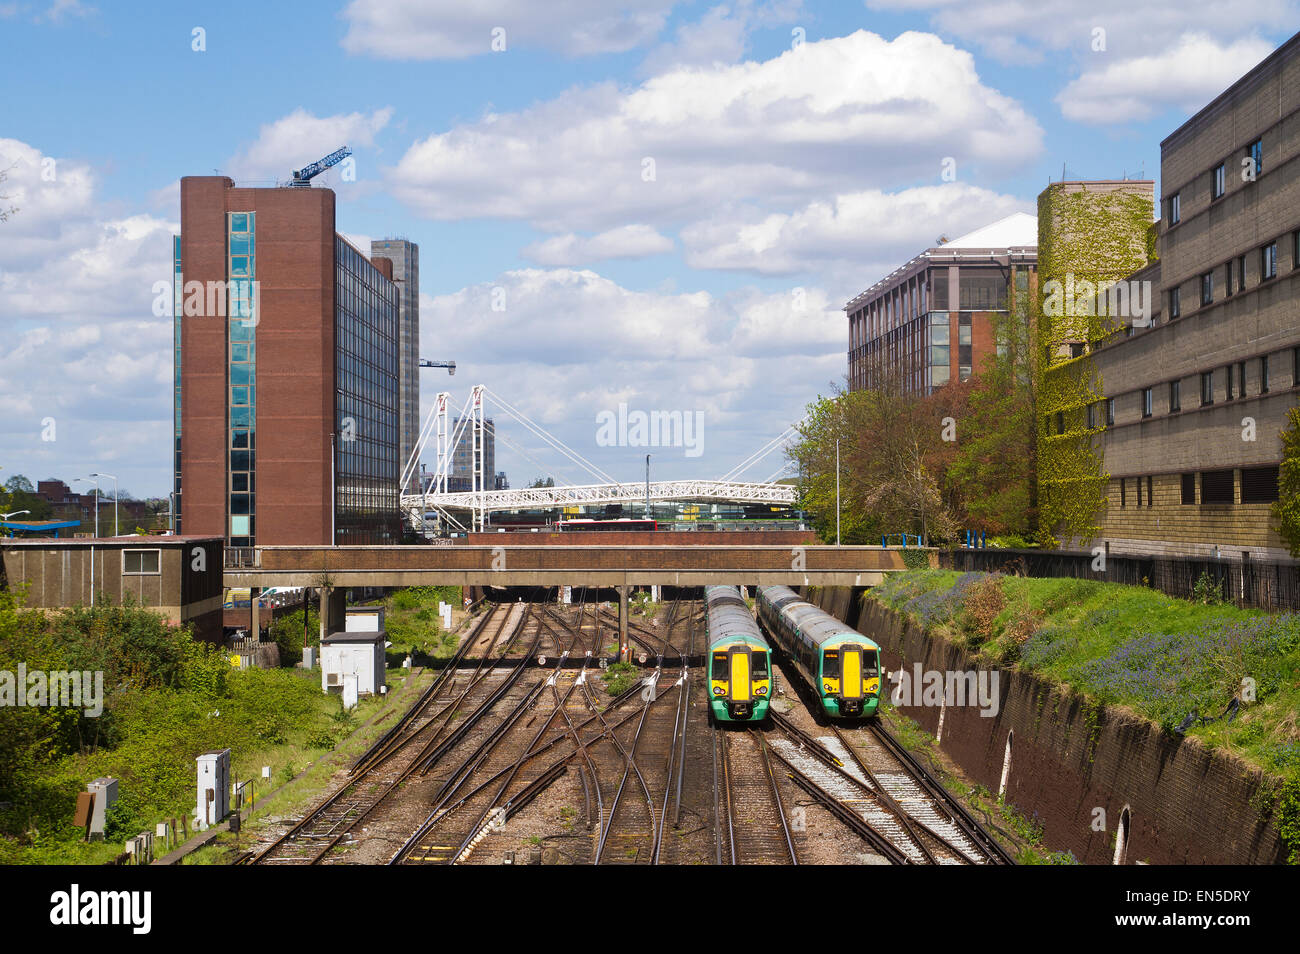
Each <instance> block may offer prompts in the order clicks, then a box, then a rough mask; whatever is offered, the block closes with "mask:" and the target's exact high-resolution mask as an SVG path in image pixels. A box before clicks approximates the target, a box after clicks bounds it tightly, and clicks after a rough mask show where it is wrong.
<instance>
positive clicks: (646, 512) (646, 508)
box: [645, 454, 650, 520]
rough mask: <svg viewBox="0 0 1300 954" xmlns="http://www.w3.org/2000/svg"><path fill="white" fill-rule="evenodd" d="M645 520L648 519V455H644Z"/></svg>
mask: <svg viewBox="0 0 1300 954" xmlns="http://www.w3.org/2000/svg"><path fill="white" fill-rule="evenodd" d="M645 518H646V519H647V520H649V519H650V455H649V454H646V455H645Z"/></svg>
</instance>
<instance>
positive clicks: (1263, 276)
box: [1259, 242, 1277, 282]
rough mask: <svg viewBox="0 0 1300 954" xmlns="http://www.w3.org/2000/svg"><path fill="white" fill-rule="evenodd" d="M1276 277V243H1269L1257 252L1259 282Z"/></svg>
mask: <svg viewBox="0 0 1300 954" xmlns="http://www.w3.org/2000/svg"><path fill="white" fill-rule="evenodd" d="M1276 277H1277V243H1276V242H1269V243H1268V244H1267V245H1265V246H1264V247H1263V248H1261V249H1260V250H1259V280H1260V281H1261V282H1266V281H1268V280H1269V279H1270V278H1276Z"/></svg>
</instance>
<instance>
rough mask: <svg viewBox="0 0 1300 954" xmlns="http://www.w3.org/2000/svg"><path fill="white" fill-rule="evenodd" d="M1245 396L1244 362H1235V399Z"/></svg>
mask: <svg viewBox="0 0 1300 954" xmlns="http://www.w3.org/2000/svg"><path fill="white" fill-rule="evenodd" d="M1245 396H1246V362H1245V361H1238V362H1237V397H1245Z"/></svg>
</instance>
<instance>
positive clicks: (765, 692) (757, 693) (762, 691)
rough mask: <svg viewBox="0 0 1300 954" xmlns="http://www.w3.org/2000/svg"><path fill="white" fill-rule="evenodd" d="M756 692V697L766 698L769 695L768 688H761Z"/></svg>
mask: <svg viewBox="0 0 1300 954" xmlns="http://www.w3.org/2000/svg"><path fill="white" fill-rule="evenodd" d="M754 692H755V694H756V695H760V696H765V695H767V686H759V687H758V688H757V689H755V690H754Z"/></svg>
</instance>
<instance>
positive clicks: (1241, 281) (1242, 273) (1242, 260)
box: [1237, 255, 1246, 291]
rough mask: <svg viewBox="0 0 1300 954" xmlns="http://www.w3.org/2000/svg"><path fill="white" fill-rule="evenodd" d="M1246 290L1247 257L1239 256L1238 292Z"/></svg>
mask: <svg viewBox="0 0 1300 954" xmlns="http://www.w3.org/2000/svg"><path fill="white" fill-rule="evenodd" d="M1245 290H1246V256H1245V255H1238V256H1237V291H1245Z"/></svg>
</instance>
